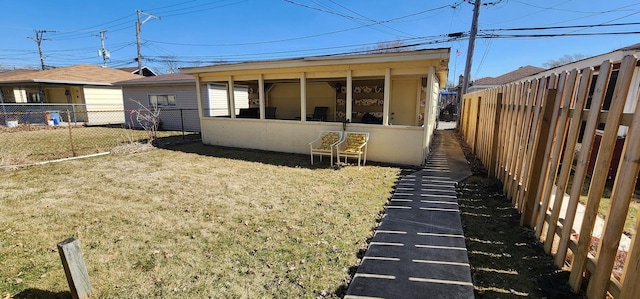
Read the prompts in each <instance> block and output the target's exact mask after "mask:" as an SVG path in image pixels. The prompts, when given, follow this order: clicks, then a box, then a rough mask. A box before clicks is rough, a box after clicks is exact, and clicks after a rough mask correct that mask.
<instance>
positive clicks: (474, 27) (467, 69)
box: [458, 0, 481, 115]
mask: <svg viewBox="0 0 640 299" xmlns="http://www.w3.org/2000/svg"><path fill="white" fill-rule="evenodd" d="M475 1H476V2H475V4H474V5H473V20H472V21H471V32H470V33H469V46H468V47H467V61H466V62H465V64H464V77H463V78H462V91H461V94H460V95H458V99H461V98H462V96H463V95H464V94H465V93H467V89H468V88H469V77H470V76H471V61H472V60H473V48H474V47H475V44H476V34H477V33H478V15H480V4H481V0H475ZM460 104H462V102H460ZM458 109H460V105H458ZM458 115H460V112H458Z"/></svg>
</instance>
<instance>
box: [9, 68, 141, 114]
mask: <svg viewBox="0 0 640 299" xmlns="http://www.w3.org/2000/svg"><path fill="white" fill-rule="evenodd" d="M135 78H141V76H138V75H133V74H131V73H128V72H125V71H121V70H116V69H111V68H103V67H100V66H96V65H88V64H79V65H74V66H69V67H63V68H56V69H51V70H44V71H22V72H11V71H10V73H7V74H5V75H0V90H1V91H2V101H3V103H2V104H3V109H5V110H8V111H11V112H26V111H40V110H67V109H69V110H70V111H75V113H73V118H74V121H78V122H83V123H86V124H89V125H94V124H95V125H97V124H121V123H124V118H125V116H124V112H122V110H124V106H123V98H122V89H121V87H120V86H116V85H114V84H113V83H114V82H117V81H123V80H129V79H135ZM114 111H119V112H117V113H116V112H114ZM92 114H94V117H91V116H92Z"/></svg>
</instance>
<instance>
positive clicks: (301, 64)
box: [180, 48, 450, 83]
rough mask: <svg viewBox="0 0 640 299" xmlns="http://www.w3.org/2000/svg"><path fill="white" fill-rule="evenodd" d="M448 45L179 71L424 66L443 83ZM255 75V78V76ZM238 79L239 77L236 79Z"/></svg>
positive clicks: (420, 70) (224, 73)
mask: <svg viewBox="0 0 640 299" xmlns="http://www.w3.org/2000/svg"><path fill="white" fill-rule="evenodd" d="M449 57H450V48H438V49H424V50H415V51H406V52H393V53H374V54H361V55H340V56H338V55H328V56H313V57H303V58H293V59H283V60H269V61H249V62H241V63H230V64H218V65H211V66H202V67H187V68H181V69H180V72H181V73H184V74H191V75H194V76H202V75H205V74H206V76H207V77H208V78H205V79H212V78H219V79H223V78H225V77H228V76H237V75H240V76H246V77H251V78H254V77H255V76H256V75H258V74H277V73H280V74H283V73H291V74H292V73H301V72H318V77H322V76H323V75H324V76H327V77H340V76H342V75H341V74H340V73H341V72H340V71H345V74H346V71H347V70H366V69H373V68H387V67H388V68H392V69H404V70H406V71H405V72H403V74H412V75H418V74H422V75H425V76H426V74H427V72H425V71H424V69H425V68H427V67H431V66H434V67H435V68H436V76H437V77H438V80H439V81H440V82H443V83H444V82H446V80H447V71H448V65H449ZM255 78H257V77H255ZM239 80H241V79H239Z"/></svg>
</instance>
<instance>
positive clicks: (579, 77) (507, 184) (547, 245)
mask: <svg viewBox="0 0 640 299" xmlns="http://www.w3.org/2000/svg"><path fill="white" fill-rule="evenodd" d="M638 69H639V68H638V61H637V58H636V57H635V56H627V57H625V58H624V59H623V60H622V61H620V62H617V63H612V62H611V61H604V62H603V63H602V64H601V65H600V66H594V67H590V68H585V69H581V70H578V69H574V70H568V71H564V72H562V73H559V74H553V75H549V76H543V77H540V78H537V79H534V80H529V81H526V82H517V83H511V84H508V85H504V86H501V87H498V88H493V89H487V90H481V91H478V92H474V93H470V94H466V95H464V97H463V104H462V115H461V123H460V130H462V132H463V134H464V137H465V139H466V142H467V143H468V145H469V146H470V147H471V148H472V150H473V151H474V153H475V154H476V155H477V156H478V157H479V158H480V159H481V160H482V161H483V163H484V164H485V166H486V167H487V169H488V171H489V175H490V176H495V177H496V178H498V179H499V180H501V181H502V183H503V186H504V193H505V194H506V195H507V196H508V197H509V198H510V199H511V200H512V203H513V205H514V207H516V208H517V209H518V210H519V211H520V212H521V224H522V225H526V226H530V227H532V228H533V229H534V231H535V234H536V236H537V237H538V238H540V240H541V241H543V242H544V249H545V251H546V252H547V253H548V254H551V255H553V256H554V257H555V262H556V265H557V266H558V267H560V268H570V269H571V275H570V279H569V284H570V285H571V287H572V288H573V289H574V291H579V290H580V289H582V288H583V287H586V294H587V297H588V298H604V297H605V295H606V294H607V292H608V293H609V294H610V295H611V296H613V297H614V298H628V299H631V298H637V296H638V294H640V271H639V270H640V269H639V268H640V243H639V242H638V241H640V240H637V238H636V237H637V234H634V235H633V236H632V238H631V243H630V246H629V250H628V252H623V253H622V255H620V252H618V245H619V242H620V240H621V236H622V235H623V229H624V222H625V219H626V216H627V213H628V210H629V205H630V201H631V200H632V196H633V192H634V187H635V185H636V178H637V176H638V170H639V167H640V114H638V113H623V109H624V106H625V102H626V101H627V100H628V99H627V98H628V97H629V98H630V99H631V100H632V101H636V102H638V101H639V100H640V99H639V98H638V92H637V90H638V89H637V86H635V87H634V88H632V87H633V86H632V82H635V83H634V84H636V85H637V84H638V81H637V79H634V72H635V76H638V75H640V71H638ZM612 73H613V74H614V76H613V77H612ZM616 74H617V76H615V75H616ZM634 80H635V81H634ZM611 88H614V89H613V92H611V90H610V89H611ZM607 91H608V92H607ZM630 92H632V93H633V94H632V95H630V94H629V93H630ZM605 102H606V103H605ZM603 106H604V108H606V109H607V110H603ZM603 124H604V125H603ZM603 126H604V128H603ZM621 126H622V128H624V127H627V128H628V131H627V133H626V138H625V141H624V147H623V149H622V153H621V155H622V157H621V158H620V163H619V165H613V166H616V167H617V174H616V176H615V178H614V180H615V181H614V182H613V187H612V190H611V192H612V193H611V205H610V208H609V210H608V214H607V217H606V219H605V220H604V228H603V229H602V234H601V235H600V237H599V238H592V234H593V232H594V227H595V225H596V222H597V221H600V222H602V220H598V219H597V218H598V208H599V206H600V201H601V198H602V195H603V191H604V189H605V187H606V183H607V176H606V175H605V174H606V173H607V172H608V170H609V167H610V166H611V165H610V163H611V160H612V156H613V154H614V152H613V149H614V145H615V143H616V140H617V139H618V135H619V128H621ZM596 134H599V135H601V142H600V146H599V147H598V148H597V149H594V150H597V158H596V159H595V165H593V176H591V179H590V180H587V181H586V183H585V178H586V176H587V167H588V164H589V161H590V160H591V159H590V152H591V149H592V144H593V141H594V139H595V136H596ZM580 136H582V138H581V142H580V143H579V142H578V140H579V139H580V138H579V137H580ZM589 182H590V183H589ZM570 183H571V188H570V190H567V189H568V186H569V184H570ZM586 184H588V190H589V191H588V195H587V197H586V205H585V206H584V214H583V215H584V216H580V215H579V214H577V213H576V211H577V210H578V207H579V205H580V203H579V201H580V195H581V191H582V189H583V187H585V188H586V187H587V186H583V185H586ZM567 191H568V192H567ZM565 193H568V195H567V194H565ZM576 215H578V216H576ZM578 218H581V219H578ZM638 219H640V217H639V218H638ZM580 220H582V224H581V226H577V225H576V229H575V230H573V229H572V228H573V227H574V224H575V223H577V222H578V223H579V221H580ZM635 231H636V232H640V222H637V223H636V224H635ZM592 242H597V251H596V253H595V256H593V255H592V254H591V253H590V250H589V248H590V246H591V244H592ZM625 254H626V259H625V258H624V255H625ZM621 257H622V259H623V260H624V265H623V269H622V270H621V272H617V271H614V269H613V268H614V262H615V260H616V258H618V259H621ZM583 283H584V285H583Z"/></svg>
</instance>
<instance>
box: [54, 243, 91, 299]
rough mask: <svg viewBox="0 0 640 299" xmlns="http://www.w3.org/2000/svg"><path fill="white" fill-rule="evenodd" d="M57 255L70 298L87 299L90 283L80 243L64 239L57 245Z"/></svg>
mask: <svg viewBox="0 0 640 299" xmlns="http://www.w3.org/2000/svg"><path fill="white" fill-rule="evenodd" d="M58 253H59V254H60V259H61V260H62V266H63V268H64V273H65V274H66V276H67V282H68V283H69V289H70V291H71V297H73V298H80V299H83V298H89V296H91V281H90V280H89V273H88V272H87V266H86V265H85V264H84V259H83V258H82V252H81V251H80V242H79V241H78V240H77V239H75V238H69V239H66V240H64V241H62V242H60V243H58Z"/></svg>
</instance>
